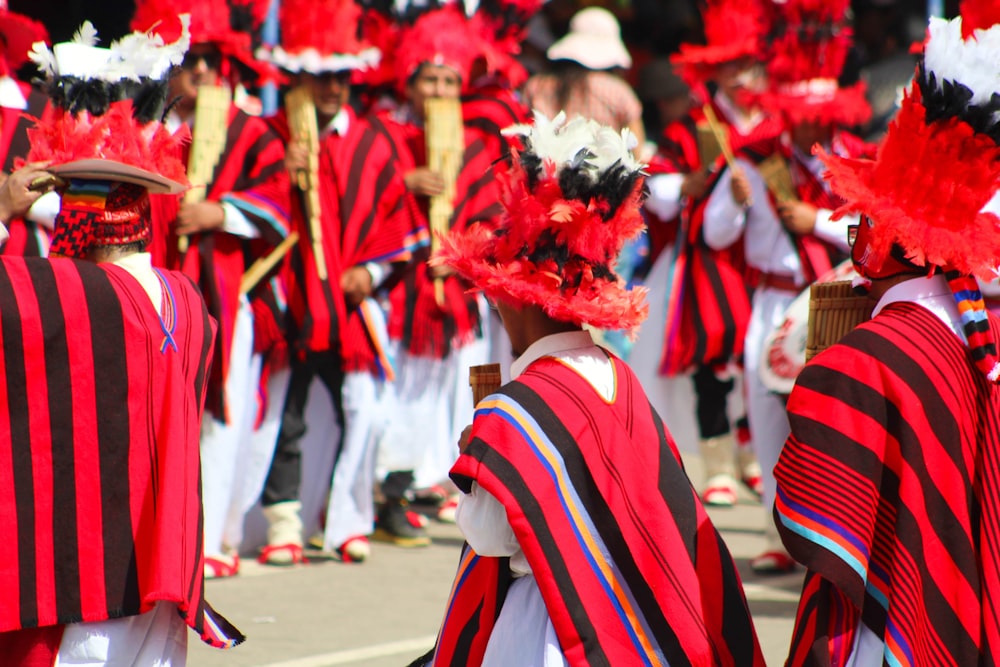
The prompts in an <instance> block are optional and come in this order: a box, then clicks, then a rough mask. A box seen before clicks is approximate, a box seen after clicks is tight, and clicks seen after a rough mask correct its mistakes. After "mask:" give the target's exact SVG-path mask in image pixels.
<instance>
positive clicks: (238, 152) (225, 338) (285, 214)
mask: <svg viewBox="0 0 1000 667" xmlns="http://www.w3.org/2000/svg"><path fill="white" fill-rule="evenodd" d="M228 127H229V129H228V132H227V134H226V145H225V148H224V149H223V152H222V156H221V158H220V159H219V163H218V164H217V165H216V167H215V172H214V175H213V177H212V182H211V184H210V185H209V186H208V192H207V194H206V197H205V198H206V200H208V201H219V202H226V203H229V204H232V205H234V206H235V207H236V208H238V209H239V210H240V212H241V213H243V215H244V216H245V217H246V219H247V220H248V221H249V222H250V223H251V224H252V225H253V226H254V227H255V228H256V229H257V231H258V232H259V236H258V237H257V238H255V239H245V238H242V237H239V236H235V235H233V234H228V233H226V232H223V231H213V232H206V233H201V234H195V235H193V236H191V237H190V246H189V248H188V251H187V252H186V253H185V255H184V257H179V256H178V254H177V235H176V234H174V232H173V229H174V222H175V220H176V219H177V211H178V209H179V206H180V202H181V196H179V195H177V196H175V195H153V196H151V197H150V201H151V203H152V211H153V243H152V244H151V246H150V252H152V253H153V262H154V264H155V265H157V266H164V267H167V268H171V269H179V270H181V271H183V272H184V273H185V274H186V275H188V276H190V277H191V278H192V279H193V280H194V281H195V283H197V285H198V287H199V288H201V292H202V294H203V295H204V296H205V303H206V304H208V311H209V312H210V313H211V314H212V316H213V317H215V318H216V320H218V322H219V334H218V338H217V340H216V344H215V354H216V359H215V362H214V363H213V366H212V375H211V377H210V378H209V387H208V395H207V398H206V408H207V409H208V411H209V412H211V413H212V414H213V415H215V416H216V418H217V419H220V420H222V421H226V414H227V411H226V402H225V400H226V399H225V391H224V384H225V378H226V376H227V375H228V373H229V356H230V350H231V348H232V342H233V332H234V330H235V325H236V312H237V310H238V305H239V288H240V279H241V278H242V276H243V272H244V271H246V269H248V268H249V267H250V265H251V264H253V262H254V261H255V260H257V259H258V258H259V257H263V256H265V255H267V254H268V253H269V252H270V251H271V250H272V249H273V248H274V247H275V246H277V245H278V244H279V243H281V241H282V239H284V238H285V237H286V236H287V235H288V231H289V225H290V220H289V207H290V204H289V191H290V185H289V179H288V171H287V170H286V169H285V147H284V144H283V143H282V142H281V140H280V139H279V138H278V136H277V135H276V134H275V133H274V132H273V131H272V130H271V129H270V128H269V127H268V125H267V123H265V122H264V121H263V120H261V119H260V118H256V117H254V116H250V115H248V114H246V113H245V112H243V111H241V110H239V109H238V108H237V107H236V106H235V105H233V106H232V107H231V108H230V112H229V126H228ZM186 150H187V149H186ZM185 152H186V151H185ZM184 159H185V162H186V161H187V155H185V156H184ZM268 289H270V287H269V284H268V282H267V281H266V280H265V281H261V282H260V283H259V284H258V286H257V290H260V291H265V290H268ZM256 296H257V294H256V291H255V292H251V294H250V298H251V300H253V299H254V298H255V297H256Z"/></svg>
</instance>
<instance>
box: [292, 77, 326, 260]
mask: <svg viewBox="0 0 1000 667" xmlns="http://www.w3.org/2000/svg"><path fill="white" fill-rule="evenodd" d="M285 111H286V113H287V114H288V126H289V129H290V131H291V134H292V141H294V142H298V143H302V144H304V145H305V146H306V147H307V148H308V149H309V166H308V167H307V169H306V171H301V172H299V173H298V175H297V177H298V182H297V185H298V187H299V189H300V190H301V191H302V194H303V196H304V204H305V212H306V218H307V220H308V221H309V236H310V237H312V238H311V239H310V240H311V242H312V251H313V259H314V260H315V261H316V274H317V275H318V276H319V279H320V280H326V279H327V270H326V255H324V254H323V225H322V221H321V218H320V214H321V209H320V202H319V188H318V187H317V186H318V183H319V127H318V126H317V123H316V105H315V104H314V103H313V98H312V93H311V92H310V91H309V90H308V89H306V88H304V87H302V86H299V87H298V88H294V89H292V90H290V91H288V93H287V94H286V95H285Z"/></svg>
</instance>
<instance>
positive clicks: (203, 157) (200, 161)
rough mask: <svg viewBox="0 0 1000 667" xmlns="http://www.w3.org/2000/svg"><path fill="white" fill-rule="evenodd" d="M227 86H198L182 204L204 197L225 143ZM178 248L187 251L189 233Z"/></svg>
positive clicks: (194, 201)
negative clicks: (187, 186)
mask: <svg viewBox="0 0 1000 667" xmlns="http://www.w3.org/2000/svg"><path fill="white" fill-rule="evenodd" d="M231 103H232V99H231V97H230V93H229V90H228V89H226V88H223V87H222V86H198V100H197V102H195V107H194V130H193V132H192V136H191V152H190V154H189V155H188V168H187V177H188V181H190V183H191V187H190V189H188V191H187V192H185V193H184V203H185V204H196V203H198V202H201V201H204V200H205V197H206V196H207V195H208V186H209V184H210V183H211V182H212V176H213V175H214V174H215V167H216V166H217V165H218V164H219V158H220V157H222V151H223V150H224V149H225V147H226V135H227V133H228V129H229V128H228V125H229V105H230V104H231ZM177 249H178V250H180V251H181V253H185V252H187V249H188V237H187V236H181V237H180V238H179V239H177Z"/></svg>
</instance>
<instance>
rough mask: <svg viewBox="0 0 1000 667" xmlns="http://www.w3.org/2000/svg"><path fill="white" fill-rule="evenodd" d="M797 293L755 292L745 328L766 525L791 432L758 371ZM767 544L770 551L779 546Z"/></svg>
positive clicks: (749, 397) (749, 406)
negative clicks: (770, 337)
mask: <svg viewBox="0 0 1000 667" xmlns="http://www.w3.org/2000/svg"><path fill="white" fill-rule="evenodd" d="M795 297H796V294H795V293H793V292H786V291H784V290H776V289H772V288H768V287H765V288H762V289H758V290H757V291H756V293H755V294H754V297H753V310H752V312H751V314H750V325H749V326H748V327H747V337H746V353H745V355H744V360H745V368H746V375H745V378H746V388H747V417H748V419H749V420H750V437H751V439H752V441H753V448H754V452H755V453H756V454H757V461H758V462H759V463H760V469H761V476H762V477H763V481H764V495H763V497H762V499H761V502H762V504H763V506H764V509H765V511H766V512H767V522H768V525H769V526H771V525H772V524H773V519H772V518H771V507H772V506H773V504H774V496H775V490H776V484H775V481H774V466H775V465H776V464H777V463H778V455H780V454H781V448H782V447H783V446H784V445H785V440H786V439H788V434H789V433H790V432H791V429H790V427H789V425H788V416H787V415H786V413H785V402H784V401H783V400H782V399H781V398H780V397H779V396H778V395H776V394H774V393H773V392H772V391H771V390H769V389H768V388H767V387H765V386H764V384H763V383H762V382H761V381H760V375H759V374H758V372H759V371H758V369H759V367H760V359H761V354H762V353H763V347H764V340H765V339H766V338H767V336H768V335H769V334H770V333H771V332H772V331H774V329H776V328H777V327H779V326H781V323H782V322H783V321H784V319H785V310H787V308H788V306H789V304H791V302H792V301H793V300H794V299H795ZM776 535H777V533H776V531H775V530H774V529H773V528H771V529H770V530H769V532H768V538H769V542H773V541H774V539H775V537H776ZM780 546H781V545H780V542H778V543H777V544H769V545H768V547H769V548H773V547H780Z"/></svg>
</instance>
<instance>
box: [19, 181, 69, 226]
mask: <svg viewBox="0 0 1000 667" xmlns="http://www.w3.org/2000/svg"><path fill="white" fill-rule="evenodd" d="M61 205H62V197H60V196H59V193H58V192H55V191H52V192H46V193H45V194H44V195H42V196H41V197H39V198H38V199H36V200H35V202H34V203H33V204H32V205H31V208H29V209H28V212H27V213H26V214H25V216H24V217H25V218H27V219H28V220H31V221H32V222H34V223H37V224H39V225H41V226H42V227H45V228H46V229H48V230H49V231H52V228H53V227H55V224H56V216H58V215H59V207H60V206H61Z"/></svg>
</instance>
